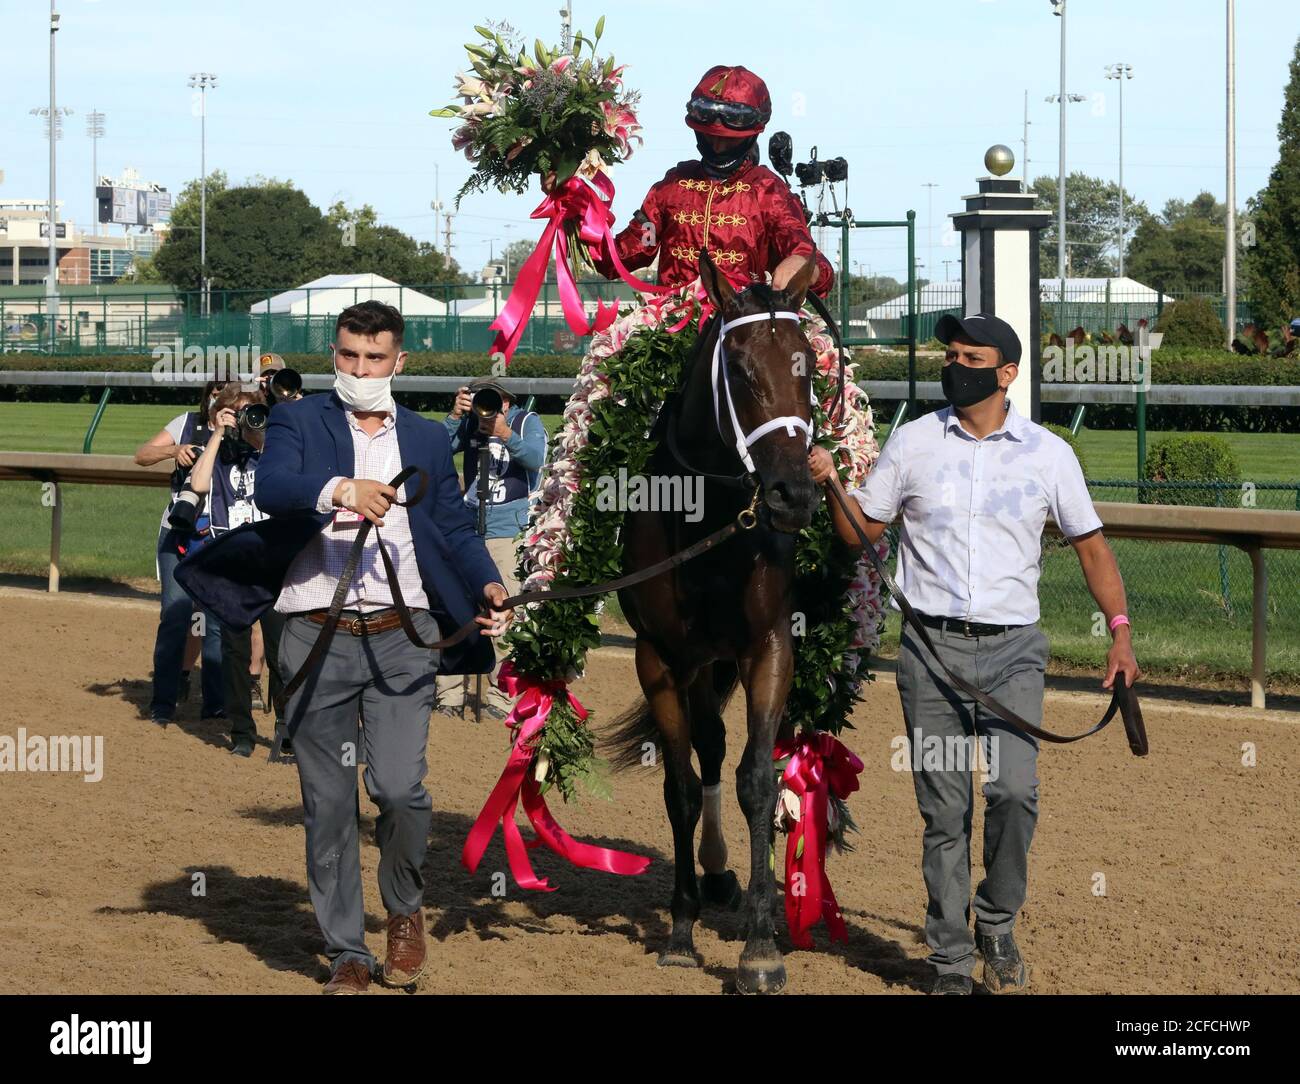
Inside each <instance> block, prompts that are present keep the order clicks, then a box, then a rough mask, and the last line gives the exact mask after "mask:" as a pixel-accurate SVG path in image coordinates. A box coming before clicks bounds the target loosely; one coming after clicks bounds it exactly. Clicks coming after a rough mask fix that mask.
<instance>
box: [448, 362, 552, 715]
mask: <svg viewBox="0 0 1300 1084" xmlns="http://www.w3.org/2000/svg"><path fill="white" fill-rule="evenodd" d="M443 425H445V426H446V428H447V434H448V436H450V437H451V450H452V452H453V453H455V452H464V465H463V468H462V477H463V479H464V485H465V504H466V506H467V507H468V508H469V510H470V512H471V513H472V514H473V515H474V517H475V522H476V523H478V524H480V525H481V526H480V533H482V535H483V537H484V538H485V539H486V541H487V548H488V553H489V555H491V557H492V561H493V563H494V564H495V565H496V566H497V568H498V570H500V572H501V576H502V579H503V581H504V583H505V588H506V592H507V594H511V595H513V594H516V593H517V592H518V591H519V581H518V579H517V578H516V577H515V566H516V564H517V563H518V554H517V553H516V538H517V537H518V536H519V534H520V532H521V531H523V529H524V528H525V527H526V526H527V525H528V505H529V501H530V499H531V496H532V494H533V492H534V491H535V490H536V489H537V487H538V485H539V484H540V481H541V468H542V464H543V463H545V462H546V427H545V426H544V425H543V424H542V419H541V418H539V417H538V416H537V415H536V414H534V413H532V412H531V411H524V410H521V409H520V408H519V407H518V406H516V405H515V403H514V399H513V397H512V396H511V394H510V392H508V391H507V390H506V389H505V388H504V387H502V386H501V385H500V384H498V383H496V382H494V381H492V380H475V381H474V382H473V383H471V384H469V385H468V386H466V387H462V388H460V389H459V390H458V391H457V393H456V402H455V405H454V406H453V407H452V409H451V413H450V414H448V415H447V417H446V419H445V420H444V421H443ZM481 456H482V457H484V458H485V459H486V466H487V489H488V500H487V502H486V504H485V507H484V509H483V513H482V515H480V511H479V499H478V488H479V487H478V467H479V460H480V457H481ZM499 662H500V659H499V658H498V664H499ZM464 706H465V679H464V678H463V677H457V676H452V675H446V676H440V677H439V678H438V711H439V712H441V713H442V714H443V715H451V716H458V715H460V714H461V712H462V711H463V709H464ZM486 706H487V710H488V712H489V714H491V715H493V716H494V717H496V718H502V719H503V718H505V716H506V714H507V713H508V712H509V710H510V698H509V697H508V696H506V694H505V693H503V692H502V691H501V690H500V689H498V688H497V687H496V683H495V680H493V681H491V682H490V683H489V690H488V696H487V705H486Z"/></svg>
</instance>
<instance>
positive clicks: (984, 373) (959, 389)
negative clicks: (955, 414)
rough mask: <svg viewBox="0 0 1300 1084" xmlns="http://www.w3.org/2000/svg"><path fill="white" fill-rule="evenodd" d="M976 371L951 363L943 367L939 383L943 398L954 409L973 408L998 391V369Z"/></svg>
mask: <svg viewBox="0 0 1300 1084" xmlns="http://www.w3.org/2000/svg"><path fill="white" fill-rule="evenodd" d="M999 368H1001V366H995V367H994V368H992V369H976V368H974V367H973V366H971V365H963V364H962V363H961V362H960V361H953V362H950V363H948V364H947V365H945V366H944V367H943V373H942V375H941V377H940V383H941V384H942V385H943V396H944V398H945V399H947V400H948V402H949V403H951V404H952V405H953V406H955V407H968V406H974V405H975V404H976V403H982V402H984V400H985V399H987V398H988V397H989V396H990V395H992V394H993V393H994V392H996V391H997V390H998V369H999Z"/></svg>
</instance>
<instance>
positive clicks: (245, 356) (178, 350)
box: [151, 339, 258, 384]
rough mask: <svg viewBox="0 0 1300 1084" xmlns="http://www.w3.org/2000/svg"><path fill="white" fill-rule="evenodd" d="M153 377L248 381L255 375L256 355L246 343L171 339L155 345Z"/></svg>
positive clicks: (254, 378) (158, 378)
mask: <svg viewBox="0 0 1300 1084" xmlns="http://www.w3.org/2000/svg"><path fill="white" fill-rule="evenodd" d="M151 353H152V354H153V359H154V361H153V366H152V372H153V378H154V379H155V380H157V381H159V382H163V381H173V380H188V381H193V382H195V383H199V384H201V383H203V382H204V381H207V380H218V381H221V382H222V383H225V382H227V381H238V382H240V383H251V382H252V381H254V380H256V379H257V372H258V368H257V356H255V355H254V354H253V349H252V347H249V346H199V345H197V344H191V345H190V346H186V345H185V343H184V340H182V339H173V340H172V341H171V342H169V343H163V344H162V345H161V346H155V347H154V348H153V350H152V351H151Z"/></svg>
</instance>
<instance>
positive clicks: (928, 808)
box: [898, 625, 1048, 975]
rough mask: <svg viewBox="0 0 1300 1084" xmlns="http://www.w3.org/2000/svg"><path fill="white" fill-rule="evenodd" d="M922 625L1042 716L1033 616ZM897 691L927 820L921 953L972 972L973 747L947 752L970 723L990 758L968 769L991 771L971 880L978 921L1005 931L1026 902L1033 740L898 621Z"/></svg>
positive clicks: (952, 653) (1012, 702)
mask: <svg viewBox="0 0 1300 1084" xmlns="http://www.w3.org/2000/svg"><path fill="white" fill-rule="evenodd" d="M927 631H928V632H929V633H930V638H931V639H932V640H933V641H934V645H935V647H936V648H937V650H938V651H939V653H940V654H941V655H942V657H943V661H944V662H945V663H946V664H947V665H948V667H949V669H951V670H952V671H953V672H954V673H956V674H960V675H961V676H962V677H963V678H965V679H966V680H967V681H969V682H971V683H972V684H974V685H975V686H977V687H978V688H981V689H983V690H984V691H985V692H987V693H989V694H990V695H991V696H993V697H994V698H995V699H997V700H999V701H1001V702H1002V703H1003V704H1005V705H1006V706H1007V707H1008V708H1010V709H1011V710H1012V711H1014V712H1016V713H1018V714H1019V715H1020V716H1021V717H1022V718H1024V719H1026V720H1027V721H1029V722H1031V723H1034V724H1039V723H1041V721H1042V717H1043V672H1044V670H1045V668H1046V666H1047V653H1048V645H1047V637H1046V635H1045V634H1044V633H1043V631H1042V630H1041V629H1040V628H1039V627H1038V626H1037V625H1027V626H1025V627H1023V628H1019V629H1013V630H1011V631H1009V632H1005V633H1002V634H1000V635H997V636H984V637H967V636H963V635H961V634H959V633H956V632H952V631H948V630H940V629H928V630H927ZM898 694H899V699H900V700H901V701H902V704H903V719H904V721H905V723H906V725H907V735H908V742H909V752H910V755H911V761H910V763H911V765H912V769H913V774H912V781H913V784H914V786H915V788H916V802H917V805H918V806H919V807H920V810H921V817H922V819H923V820H924V821H925V834H924V836H923V842H922V858H921V872H922V874H923V875H924V877H925V887H926V891H927V893H928V894H929V898H930V901H929V906H928V908H927V909H926V915H925V940H926V944H928V945H929V946H930V950H931V952H930V957H929V960H930V963H932V964H933V965H934V967H935V969H936V970H937V971H939V972H940V973H944V972H956V973H959V974H963V975H969V974H971V972H972V971H973V970H974V967H975V956H974V951H975V941H974V938H973V937H972V935H971V930H970V899H971V896H970V844H971V816H972V813H973V811H974V797H973V794H972V787H971V761H970V758H969V757H966V758H964V762H962V761H956V760H954V759H953V756H952V754H953V753H954V752H956V751H958V750H959V749H960V748H962V747H964V748H965V749H966V750H970V748H971V746H972V745H973V742H974V738H973V735H975V734H978V735H979V744H980V746H981V747H982V751H983V754H984V760H985V764H986V765H987V770H980V769H978V768H977V769H976V770H977V771H979V773H980V775H981V776H983V775H987V776H988V777H989V779H988V781H987V782H985V783H984V786H983V792H984V799H985V803H986V804H985V809H984V880H983V881H981V882H980V885H979V887H978V888H977V889H976V891H975V929H976V932H977V933H979V934H982V935H989V936H995V935H998V934H1004V933H1010V932H1011V929H1012V927H1013V926H1014V925H1015V919H1016V913H1017V912H1018V911H1019V910H1020V908H1021V906H1022V905H1023V904H1024V902H1025V891H1026V881H1027V877H1028V866H1029V844H1030V841H1031V840H1032V839H1033V836H1034V825H1035V823H1036V822H1037V820H1038V774H1037V769H1038V742H1037V740H1036V739H1034V738H1030V737H1028V736H1026V735H1024V734H1022V733H1021V732H1020V731H1018V730H1016V729H1014V728H1013V727H1011V726H1009V725H1008V724H1007V723H1004V722H1002V721H1001V720H1000V719H998V718H997V717H996V716H993V715H991V714H990V713H989V712H988V711H986V710H985V709H984V708H983V707H980V706H979V705H978V704H976V703H975V702H974V701H972V700H970V699H969V698H968V697H966V696H965V695H964V694H962V693H958V692H957V691H956V690H954V689H952V688H951V687H950V686H949V685H948V684H947V681H946V680H945V678H944V677H943V675H942V671H941V670H940V669H939V667H938V665H937V663H936V662H935V660H934V657H933V656H932V655H931V654H930V652H929V651H928V650H927V649H926V648H925V647H923V646H922V645H921V644H920V643H918V642H917V641H916V640H915V639H914V638H913V637H912V636H911V635H910V634H909V633H908V631H907V630H906V628H904V632H903V636H902V642H901V645H900V648H899V660H898ZM961 739H965V740H964V742H962V741H961ZM938 743H942V744H943V752H942V753H938V752H937V750H938ZM959 743H960V745H959ZM918 744H919V745H920V747H921V749H920V753H919V758H920V765H921V766H920V770H917V767H918V751H917V745H918ZM931 754H932V755H931ZM936 757H937V758H938V759H936ZM940 764H942V767H940Z"/></svg>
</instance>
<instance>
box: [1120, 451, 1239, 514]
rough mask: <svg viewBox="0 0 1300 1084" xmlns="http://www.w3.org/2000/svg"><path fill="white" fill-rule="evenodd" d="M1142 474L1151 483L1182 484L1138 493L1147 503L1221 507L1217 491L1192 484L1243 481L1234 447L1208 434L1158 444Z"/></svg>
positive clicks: (1149, 453)
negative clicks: (1218, 505)
mask: <svg viewBox="0 0 1300 1084" xmlns="http://www.w3.org/2000/svg"><path fill="white" fill-rule="evenodd" d="M1142 473H1143V476H1144V477H1145V478H1146V479H1147V480H1148V481H1152V482H1175V483H1181V485H1180V486H1178V487H1177V488H1172V489H1165V488H1163V487H1162V488H1160V489H1154V490H1146V489H1144V490H1139V492H1138V499H1139V500H1140V501H1142V503H1144V504H1197V505H1204V504H1209V505H1217V504H1222V503H1223V502H1222V500H1220V499H1219V494H1218V493H1217V491H1216V490H1215V489H1213V488H1210V487H1206V488H1201V487H1199V486H1195V485H1191V484H1189V483H1195V482H1231V483H1233V484H1234V485H1236V484H1240V482H1241V465H1240V464H1239V463H1238V462H1237V457H1236V456H1235V455H1234V454H1233V451H1232V448H1231V447H1230V446H1229V445H1228V442H1227V441H1226V440H1224V439H1223V438H1222V437H1216V436H1213V435H1211V434H1209V433H1188V434H1183V435H1180V436H1173V437H1165V438H1164V439H1163V440H1159V441H1157V442H1156V443H1155V444H1154V445H1152V447H1151V448H1150V449H1149V450H1148V451H1147V459H1146V463H1144V464H1143V467H1142ZM1184 486H1185V488H1184Z"/></svg>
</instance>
